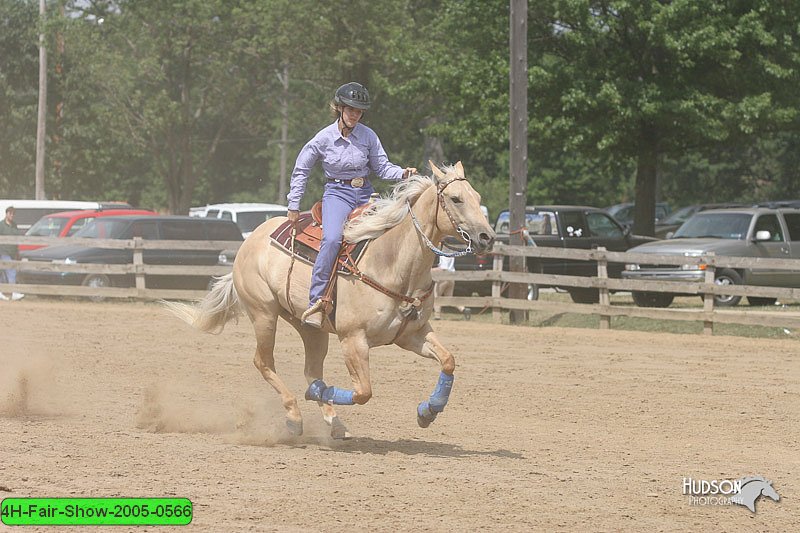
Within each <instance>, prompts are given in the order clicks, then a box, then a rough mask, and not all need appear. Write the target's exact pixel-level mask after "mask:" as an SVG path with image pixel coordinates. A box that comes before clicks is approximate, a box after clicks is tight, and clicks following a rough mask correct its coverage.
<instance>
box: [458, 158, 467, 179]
mask: <svg viewBox="0 0 800 533" xmlns="http://www.w3.org/2000/svg"><path fill="white" fill-rule="evenodd" d="M456 176H458V177H459V178H462V179H467V177H466V176H465V175H464V165H462V164H461V161H459V162H458V163H456Z"/></svg>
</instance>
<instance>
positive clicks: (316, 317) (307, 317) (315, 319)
mask: <svg viewBox="0 0 800 533" xmlns="http://www.w3.org/2000/svg"><path fill="white" fill-rule="evenodd" d="M324 315H325V302H323V301H322V300H317V301H316V302H315V303H314V305H312V306H311V307H309V308H308V309H306V310H305V311H304V312H303V316H301V317H300V321H301V322H302V323H303V324H305V325H306V326H311V327H313V328H317V329H319V328H321V327H322V320H323V318H324Z"/></svg>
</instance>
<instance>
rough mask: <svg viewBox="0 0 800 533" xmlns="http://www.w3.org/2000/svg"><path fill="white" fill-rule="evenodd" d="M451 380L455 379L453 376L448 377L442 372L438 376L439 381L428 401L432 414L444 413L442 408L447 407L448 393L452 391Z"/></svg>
mask: <svg viewBox="0 0 800 533" xmlns="http://www.w3.org/2000/svg"><path fill="white" fill-rule="evenodd" d="M453 379H455V378H454V377H453V376H448V375H447V374H445V373H444V372H441V373H440V374H439V381H438V382H437V383H436V388H435V389H434V390H433V394H431V397H430V398H429V399H428V403H429V404H430V406H431V411H433V412H434V413H441V412H442V411H444V406H445V405H447V400H449V399H450V391H451V390H452V389H453Z"/></svg>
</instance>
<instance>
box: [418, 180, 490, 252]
mask: <svg viewBox="0 0 800 533" xmlns="http://www.w3.org/2000/svg"><path fill="white" fill-rule="evenodd" d="M454 181H467V178H453V179H451V180H450V181H448V182H446V183H445V184H444V185H442V186H441V187H437V191H436V196H437V197H438V202H436V214H435V216H434V219H433V220H434V223H435V224H436V229H438V230H439V231H440V232H441V231H442V230H441V228H439V207H440V206H441V208H442V211H444V212H445V214H446V215H447V218H448V219H450V223H451V224H452V225H453V228H454V229H455V230H456V232H457V233H458V236H459V237H460V238H461V240H462V241H464V242H465V243H466V244H467V248H466V249H465V250H462V251H460V252H445V251H444V250H442V249H440V248H438V247H437V246H436V245H435V244H433V243H432V242H431V240H430V239H429V238H428V236H427V235H425V232H423V231H422V228H421V227H420V225H419V220H417V217H416V216H415V215H414V210H413V209H412V208H411V202H409V201H408V200H406V205H408V213H409V214H410V215H411V220H412V221H413V222H414V228H416V230H417V233H418V234H419V235H420V237H422V240H423V242H424V243H425V246H427V247H428V248H429V249H430V251H432V252H433V253H434V254H436V255H440V256H444V257H462V256H465V255H468V254H471V253H474V252H475V250H474V249H473V248H472V239H470V237H469V234H468V233H467V232H466V231H464V230H463V229H462V228H461V226H459V225H458V223H457V222H456V220H455V218H453V214H452V213H451V212H450V210H449V209H448V208H447V204H446V203H445V201H444V190H445V189H446V188H447V186H448V185H450V184H451V183H453V182H454Z"/></svg>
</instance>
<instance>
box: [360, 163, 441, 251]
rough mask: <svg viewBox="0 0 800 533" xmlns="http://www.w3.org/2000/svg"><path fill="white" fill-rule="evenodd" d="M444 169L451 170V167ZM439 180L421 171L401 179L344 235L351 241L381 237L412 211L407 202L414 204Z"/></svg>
mask: <svg viewBox="0 0 800 533" xmlns="http://www.w3.org/2000/svg"><path fill="white" fill-rule="evenodd" d="M442 170H443V171H444V172H448V171H450V170H451V168H449V167H448V168H445V169H442ZM436 183H437V181H436V178H432V177H430V176H422V175H420V174H415V175H414V176H411V177H410V178H408V179H406V180H403V181H400V182H398V183H397V185H395V186H394V187H393V188H392V192H391V194H389V196H387V197H385V198H379V199H378V200H375V201H374V202H373V203H372V205H371V206H370V207H369V208H367V210H366V211H365V212H364V213H363V214H362V215H360V216H358V217H357V218H355V219H353V220H352V221H350V222H349V223H348V224H347V226H346V227H345V229H344V239H345V240H346V241H348V242H359V241H363V240H364V239H374V238H376V237H379V236H380V235H382V234H383V232H384V231H386V230H387V229H389V228H392V227H394V226H396V225H398V224H399V223H400V222H401V221H402V220H403V219H404V218H405V216H406V214H408V204H407V203H406V202H408V203H410V204H411V205H414V202H416V201H417V199H418V198H419V197H420V195H421V194H422V193H423V192H424V191H425V190H426V189H428V187H432V186H433V185H436Z"/></svg>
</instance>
